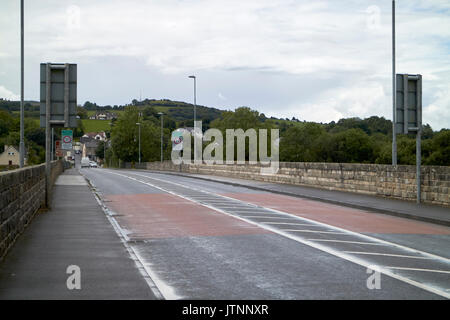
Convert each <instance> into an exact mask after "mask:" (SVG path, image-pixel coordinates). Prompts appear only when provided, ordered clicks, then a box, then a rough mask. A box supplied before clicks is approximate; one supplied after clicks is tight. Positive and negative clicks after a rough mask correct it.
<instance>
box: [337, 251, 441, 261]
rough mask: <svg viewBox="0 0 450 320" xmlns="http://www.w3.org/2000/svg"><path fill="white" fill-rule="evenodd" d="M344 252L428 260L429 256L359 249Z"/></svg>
mask: <svg viewBox="0 0 450 320" xmlns="http://www.w3.org/2000/svg"><path fill="white" fill-rule="evenodd" d="M344 252H346V253H352V254H363V255H373V256H386V257H398V258H411V259H424V260H430V259H432V258H430V257H418V256H407V255H402V254H391V253H379V252H361V251H344Z"/></svg>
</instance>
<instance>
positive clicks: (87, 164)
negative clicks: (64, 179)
mask: <svg viewBox="0 0 450 320" xmlns="http://www.w3.org/2000/svg"><path fill="white" fill-rule="evenodd" d="M90 166H91V162H90V161H89V158H88V157H84V158H83V159H81V167H82V168H89V167H90Z"/></svg>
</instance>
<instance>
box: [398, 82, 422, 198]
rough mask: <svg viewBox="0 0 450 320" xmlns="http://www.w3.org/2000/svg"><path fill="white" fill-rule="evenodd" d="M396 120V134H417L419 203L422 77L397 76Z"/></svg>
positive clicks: (419, 188)
mask: <svg viewBox="0 0 450 320" xmlns="http://www.w3.org/2000/svg"><path fill="white" fill-rule="evenodd" d="M396 81H397V92H396V99H397V100H396V104H397V110H396V111H397V114H396V120H395V131H396V133H403V134H408V133H413V132H414V133H416V183H417V203H420V201H421V178H420V174H421V172H420V167H421V164H422V146H421V144H422V142H421V135H422V75H420V74H417V75H412V74H397V75H396Z"/></svg>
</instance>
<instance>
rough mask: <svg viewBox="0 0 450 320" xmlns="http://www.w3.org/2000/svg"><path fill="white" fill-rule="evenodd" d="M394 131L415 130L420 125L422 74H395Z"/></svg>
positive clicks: (405, 132) (406, 131) (410, 131)
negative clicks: (395, 104) (395, 106)
mask: <svg viewBox="0 0 450 320" xmlns="http://www.w3.org/2000/svg"><path fill="white" fill-rule="evenodd" d="M396 80H397V116H396V121H395V127H396V133H403V134H408V133H412V132H417V131H419V129H420V128H421V126H422V76H421V75H420V74H418V75H411V74H397V78H396Z"/></svg>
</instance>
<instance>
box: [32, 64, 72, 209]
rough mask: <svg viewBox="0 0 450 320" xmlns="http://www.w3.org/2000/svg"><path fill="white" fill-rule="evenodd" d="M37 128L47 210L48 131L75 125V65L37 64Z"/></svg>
mask: <svg viewBox="0 0 450 320" xmlns="http://www.w3.org/2000/svg"><path fill="white" fill-rule="evenodd" d="M40 67H41V70H40V71H41V77H40V80H41V81H40V83H41V85H40V91H41V94H40V104H41V106H40V125H41V127H42V128H45V173H46V192H45V204H46V206H47V207H49V191H50V176H51V129H52V128H54V127H62V128H75V127H76V126H77V119H76V116H77V65H76V64H70V63H41V66H40Z"/></svg>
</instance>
